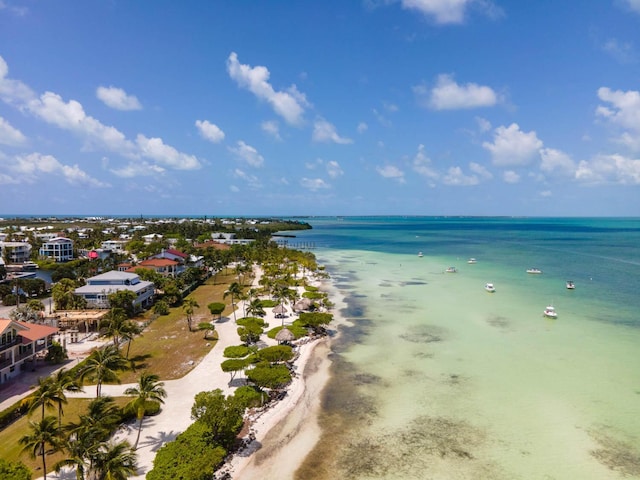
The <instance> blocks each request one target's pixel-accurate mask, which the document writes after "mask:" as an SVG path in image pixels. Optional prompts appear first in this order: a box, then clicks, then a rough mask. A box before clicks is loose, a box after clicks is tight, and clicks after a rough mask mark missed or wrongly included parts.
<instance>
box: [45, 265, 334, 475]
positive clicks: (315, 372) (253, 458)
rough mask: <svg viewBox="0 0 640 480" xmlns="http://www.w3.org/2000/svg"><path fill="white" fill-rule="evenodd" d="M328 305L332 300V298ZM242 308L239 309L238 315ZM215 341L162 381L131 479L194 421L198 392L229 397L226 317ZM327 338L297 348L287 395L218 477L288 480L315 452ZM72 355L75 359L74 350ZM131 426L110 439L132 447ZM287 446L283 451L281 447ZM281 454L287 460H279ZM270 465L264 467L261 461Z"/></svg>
mask: <svg viewBox="0 0 640 480" xmlns="http://www.w3.org/2000/svg"><path fill="white" fill-rule="evenodd" d="M260 275H261V272H260V271H259V270H258V271H257V275H256V278H255V280H254V284H255V285H257V284H258V283H257V282H258V281H259V278H260ZM332 300H333V299H332ZM241 310H242V304H238V311H241ZM289 315H290V316H289V317H288V318H286V319H285V325H286V324H287V323H288V322H292V321H293V320H294V319H295V316H294V315H292V314H289ZM265 321H266V322H268V323H269V328H273V327H276V326H278V325H281V323H282V320H281V319H276V318H275V315H274V314H273V312H272V311H271V309H267V315H266V317H265ZM215 325H216V330H217V332H218V336H219V340H218V343H217V344H216V345H215V347H214V348H213V349H212V350H211V352H210V353H209V354H208V355H207V356H206V357H204V358H203V359H202V361H201V362H200V363H199V364H198V365H197V366H196V367H195V368H193V370H191V371H190V372H189V373H188V374H187V375H185V376H184V377H182V378H180V379H177V380H168V381H165V382H164V388H165V390H166V392H167V397H166V398H165V403H164V405H163V406H162V410H161V412H160V413H159V414H158V415H156V416H153V417H148V418H146V419H145V420H144V424H143V428H142V434H141V437H140V442H139V444H138V449H137V454H138V467H139V470H138V472H139V474H138V475H137V476H135V477H132V478H134V479H143V478H145V476H146V474H147V473H148V472H149V471H150V470H151V469H152V468H153V460H154V458H155V455H156V453H157V451H158V450H159V449H160V448H161V447H162V445H164V444H165V443H166V442H169V441H171V440H174V439H175V438H176V436H177V435H178V434H179V433H181V432H183V431H184V430H185V429H186V428H187V427H188V426H189V425H190V424H191V423H192V422H193V421H192V420H191V406H192V404H193V399H194V397H195V395H196V394H197V393H199V392H201V391H205V390H214V389H216V388H219V389H221V390H222V391H223V392H224V393H225V394H231V393H232V392H233V389H234V387H230V386H229V379H230V376H229V374H228V373H225V372H223V371H222V369H221V368H220V364H221V363H222V362H223V361H224V360H225V358H224V357H223V355H222V354H223V352H224V349H225V348H226V347H227V346H230V345H237V344H238V343H239V339H238V335H237V332H236V329H237V326H236V324H235V322H234V321H233V319H232V318H229V317H226V318H223V319H222V320H221V321H218V322H215ZM263 340H264V341H265V343H267V344H269V345H274V344H276V343H277V342H275V340H271V339H269V338H267V337H266V335H265V336H263ZM330 341H331V339H330V338H322V339H316V340H311V341H306V342H305V341H304V340H303V342H302V344H301V345H300V346H298V347H297V351H298V358H297V359H296V361H295V370H296V373H297V374H296V375H295V377H294V378H293V381H292V382H291V384H290V385H289V386H288V387H287V395H286V397H285V398H284V399H282V400H281V401H279V402H276V403H274V404H272V405H271V406H270V408H268V409H266V410H264V411H263V412H259V413H258V414H257V415H253V416H252V423H251V427H250V434H252V435H253V436H254V438H255V440H254V441H253V442H252V443H251V444H250V445H249V447H248V448H247V449H246V450H245V451H243V452H239V453H238V454H236V455H234V456H233V458H231V459H230V461H229V462H227V464H226V465H224V466H223V467H222V469H221V470H220V473H219V474H218V475H223V474H224V473H228V474H229V476H230V478H233V479H239V478H242V479H253V478H255V479H257V478H260V479H270V478H274V479H275V478H278V479H287V478H293V476H294V473H295V471H296V470H297V469H298V467H299V466H300V464H301V463H302V461H303V460H304V458H305V456H306V454H307V453H308V452H309V451H310V450H311V449H312V448H313V447H314V445H315V444H316V442H317V440H318V438H319V436H320V429H319V426H318V424H317V421H316V418H317V413H318V411H319V408H320V398H321V392H322V389H323V388H324V386H325V385H326V383H327V381H328V379H329V366H330V360H329V358H328V354H329V351H330V349H329V342H330ZM76 354H80V355H81V353H79V352H77V351H76ZM130 386H133V384H126V385H125V384H121V385H103V386H102V392H103V395H109V396H114V397H116V396H123V392H124V390H126V389H127V388H128V387H130ZM92 393H93V389H92V388H91V386H85V391H84V393H78V394H68V396H70V397H71V396H76V397H92V396H93V395H92ZM136 434H137V430H136V424H130V425H128V426H127V427H126V428H122V429H121V430H120V431H118V432H117V433H116V435H115V440H117V441H120V440H123V439H126V440H128V441H129V442H130V443H131V444H133V443H134V442H135V438H136ZM285 446H286V449H285V448H283V447H285ZM285 453H286V461H284V458H285V457H284V455H285ZM267 458H268V459H269V462H266V461H265V460H266V459H267ZM47 476H48V478H53V479H58V480H71V479H73V478H75V473H74V472H72V471H63V472H61V473H59V474H55V473H52V474H48V475H47Z"/></svg>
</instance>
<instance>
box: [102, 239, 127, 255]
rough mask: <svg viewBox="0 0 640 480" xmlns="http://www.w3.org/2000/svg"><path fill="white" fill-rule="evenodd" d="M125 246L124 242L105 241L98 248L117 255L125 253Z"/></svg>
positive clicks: (125, 242)
mask: <svg viewBox="0 0 640 480" xmlns="http://www.w3.org/2000/svg"><path fill="white" fill-rule="evenodd" d="M126 244H127V241H126V240H106V241H104V242H102V244H101V245H100V247H101V248H103V249H105V250H112V251H114V252H117V253H122V252H124V251H125V246H126Z"/></svg>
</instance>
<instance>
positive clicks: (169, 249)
mask: <svg viewBox="0 0 640 480" xmlns="http://www.w3.org/2000/svg"><path fill="white" fill-rule="evenodd" d="M165 253H169V254H171V255H175V256H176V257H182V258H187V257H188V256H189V255H187V254H186V253H182V252H181V251H179V250H175V249H173V248H168V249H167V250H165Z"/></svg>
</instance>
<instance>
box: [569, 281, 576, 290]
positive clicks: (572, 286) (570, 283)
mask: <svg viewBox="0 0 640 480" xmlns="http://www.w3.org/2000/svg"><path fill="white" fill-rule="evenodd" d="M567 288H568V289H569V290H573V289H575V288H576V286H575V284H574V283H573V282H572V281H571V280H567Z"/></svg>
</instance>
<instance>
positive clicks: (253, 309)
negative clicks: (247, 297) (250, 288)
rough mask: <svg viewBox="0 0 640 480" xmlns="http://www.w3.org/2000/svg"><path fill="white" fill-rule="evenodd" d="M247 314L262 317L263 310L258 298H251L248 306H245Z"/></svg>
mask: <svg viewBox="0 0 640 480" xmlns="http://www.w3.org/2000/svg"><path fill="white" fill-rule="evenodd" d="M247 314H248V315H251V316H252V317H264V315H265V311H264V308H263V307H262V302H261V301H260V299H258V298H254V299H253V300H251V302H250V303H249V306H248V307H247Z"/></svg>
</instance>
